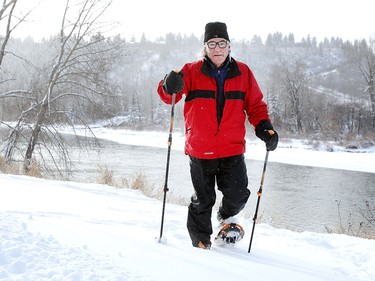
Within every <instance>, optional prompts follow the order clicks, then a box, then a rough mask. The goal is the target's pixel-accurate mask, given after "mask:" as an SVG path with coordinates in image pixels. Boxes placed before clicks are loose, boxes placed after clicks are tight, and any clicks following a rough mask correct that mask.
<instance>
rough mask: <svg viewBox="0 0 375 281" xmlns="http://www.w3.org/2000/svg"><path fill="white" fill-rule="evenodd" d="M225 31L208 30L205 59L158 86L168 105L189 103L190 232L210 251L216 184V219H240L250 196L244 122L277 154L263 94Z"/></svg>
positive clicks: (211, 26)
mask: <svg viewBox="0 0 375 281" xmlns="http://www.w3.org/2000/svg"><path fill="white" fill-rule="evenodd" d="M230 47H231V46H230V40H229V36H228V32H227V26H226V24H225V23H221V22H210V23H208V24H207V25H206V27H205V33H204V49H203V54H204V57H203V58H202V59H201V60H199V61H195V62H192V63H187V64H185V65H184V66H183V68H182V70H181V71H180V72H175V71H171V72H170V73H169V74H168V75H166V77H165V78H164V79H163V80H161V81H160V83H159V85H158V94H159V96H160V98H161V99H162V100H163V101H164V102H165V103H168V104H171V102H172V95H173V94H176V96H175V101H176V103H177V102H179V101H180V100H181V99H182V97H183V95H185V96H186V98H185V105H184V120H185V135H186V142H185V153H186V154H187V155H189V157H190V174H191V179H192V183H193V186H194V191H195V193H194V195H193V196H192V198H191V203H190V205H189V211H188V219H187V228H188V231H189V234H190V237H191V240H192V244H193V246H194V247H200V248H203V249H209V248H210V247H211V239H210V237H211V234H212V225H211V214H212V207H213V206H214V204H215V201H216V193H215V182H216V184H217V187H218V190H220V191H221V192H222V194H223V199H222V202H221V204H220V207H219V210H218V213H217V218H218V220H219V221H220V222H224V221H225V220H226V219H228V218H230V217H232V216H235V215H237V214H238V213H239V212H240V211H241V210H242V209H243V208H244V207H245V204H246V202H247V200H248V198H249V196H250V191H249V190H248V188H247V185H248V178H247V171H246V165H245V160H244V152H245V133H246V129H245V121H246V117H247V119H248V120H249V122H250V123H251V124H252V125H253V126H254V127H255V133H256V135H257V136H258V137H259V138H260V139H262V140H263V141H265V143H266V148H267V150H269V151H271V150H275V149H276V147H277V143H278V135H277V133H276V132H275V131H274V130H273V127H272V125H271V120H270V118H269V115H268V109H267V105H266V104H265V103H264V101H263V94H262V92H261V90H260V88H259V86H258V84H257V82H256V80H255V78H254V76H253V73H252V72H251V70H250V69H249V67H248V66H247V65H246V64H244V63H241V62H238V61H236V60H234V59H233V58H231V56H230Z"/></svg>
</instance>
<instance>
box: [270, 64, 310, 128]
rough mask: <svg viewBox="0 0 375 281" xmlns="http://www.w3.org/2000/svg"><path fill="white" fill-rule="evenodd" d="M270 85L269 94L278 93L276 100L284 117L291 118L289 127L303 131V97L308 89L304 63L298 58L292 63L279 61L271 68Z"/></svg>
mask: <svg viewBox="0 0 375 281" xmlns="http://www.w3.org/2000/svg"><path fill="white" fill-rule="evenodd" d="M270 85H272V88H271V89H270V95H271V96H272V95H273V94H277V95H280V97H279V98H278V101H279V103H280V106H281V108H283V109H284V117H285V119H289V118H290V119H291V120H292V122H291V124H290V127H291V128H290V129H291V130H293V131H297V132H303V119H304V118H303V116H304V115H303V114H304V99H305V95H306V93H307V89H308V87H307V77H306V73H305V65H304V64H303V63H302V61H301V60H299V59H297V60H296V61H294V62H293V63H287V62H286V61H282V62H280V63H279V64H277V65H275V66H273V68H272V70H271V83H270ZM285 121H286V120H285Z"/></svg>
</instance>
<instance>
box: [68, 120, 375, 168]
mask: <svg viewBox="0 0 375 281" xmlns="http://www.w3.org/2000/svg"><path fill="white" fill-rule="evenodd" d="M64 132H66V133H72V132H71V131H70V130H67V131H64ZM92 132H93V133H94V134H95V136H96V137H97V138H99V139H105V140H110V141H115V142H118V143H121V144H127V145H140V146H150V147H160V148H164V147H165V148H167V140H168V133H167V132H165V133H163V132H156V131H131V130H125V129H111V128H105V127H102V126H94V127H92ZM76 133H77V134H79V135H86V134H87V131H86V130H85V129H83V128H80V127H78V128H77V131H76ZM184 141H185V138H184V135H183V134H182V133H181V132H178V131H177V132H174V133H173V142H172V147H171V148H172V150H180V151H183V149H184ZM246 141H247V145H246V149H247V151H246V153H245V156H246V158H247V159H252V160H263V159H264V156H265V146H264V143H263V142H262V141H260V140H258V139H256V138H254V139H247V140H246ZM327 150H329V151H327ZM269 162H277V163H284V164H292V165H302V166H311V167H321V168H331V169H341V170H350V171H358V172H368V173H375V165H374V163H375V146H373V147H369V148H366V149H347V148H345V147H342V146H338V145H334V144H332V143H326V144H321V145H319V146H318V147H317V146H316V144H314V143H312V142H311V141H301V140H283V139H280V142H279V146H278V148H277V149H276V150H275V151H273V152H271V153H270V156H269Z"/></svg>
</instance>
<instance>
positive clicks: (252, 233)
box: [247, 131, 274, 253]
mask: <svg viewBox="0 0 375 281" xmlns="http://www.w3.org/2000/svg"><path fill="white" fill-rule="evenodd" d="M270 134H271V135H273V134H274V133H273V131H272V133H271V132H270ZM268 154H269V151H268V150H267V152H266V158H265V159H264V165H263V172H262V178H261V180H260V187H259V190H258V193H257V194H258V200H257V205H256V208H255V214H254V217H253V229H252V231H251V238H250V244H249V250H248V251H247V252H248V253H250V250H251V244H252V243H253V236H254V229H255V223H256V220H257V218H258V209H259V202H260V197H261V196H262V192H263V182H264V175H265V174H266V168H267V162H268Z"/></svg>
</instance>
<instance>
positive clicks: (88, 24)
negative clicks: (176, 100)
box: [5, 0, 124, 172]
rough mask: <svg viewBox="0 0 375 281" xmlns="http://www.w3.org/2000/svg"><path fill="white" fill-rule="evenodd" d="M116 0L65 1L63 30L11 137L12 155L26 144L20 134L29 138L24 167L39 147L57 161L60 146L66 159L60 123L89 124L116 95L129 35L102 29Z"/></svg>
mask: <svg viewBox="0 0 375 281" xmlns="http://www.w3.org/2000/svg"><path fill="white" fill-rule="evenodd" d="M111 2H112V1H101V0H85V1H79V2H78V4H77V5H74V4H72V3H71V1H69V0H67V1H66V6H65V10H64V13H63V17H62V24H61V29H60V32H59V36H58V37H57V38H56V39H57V40H56V41H55V42H54V44H53V45H51V48H52V50H53V52H54V57H53V58H52V60H51V63H50V64H48V65H47V66H45V67H44V68H40V69H38V71H37V72H36V75H35V77H34V80H33V82H32V83H33V85H32V86H30V88H32V89H33V93H34V97H35V101H34V102H32V103H30V105H29V107H28V108H27V109H25V110H24V111H23V112H22V114H21V115H20V116H19V118H18V120H17V122H16V125H15V126H14V127H13V129H12V130H11V132H10V135H9V137H8V139H7V146H6V150H5V159H6V160H7V161H10V160H11V159H12V156H13V155H12V153H13V151H14V149H15V148H17V149H18V150H21V145H20V143H19V141H18V140H19V138H20V137H22V138H24V139H25V140H26V142H27V144H26V147H25V148H24V149H25V151H24V152H23V153H22V154H23V162H24V165H23V167H24V171H25V172H27V171H28V170H29V169H30V168H31V166H32V162H33V156H34V152H35V149H36V148H38V151H39V152H41V151H42V149H43V150H44V151H45V152H47V154H49V155H50V156H51V157H52V159H53V161H54V163H57V161H55V155H54V152H55V151H56V150H57V151H58V152H59V157H60V158H62V159H63V160H64V161H65V163H66V162H67V161H68V160H69V154H68V148H67V146H66V144H65V143H64V141H63V138H62V136H61V135H60V133H59V124H61V123H65V124H66V123H68V124H70V125H72V126H73V125H74V124H75V123H77V122H80V123H81V124H84V125H85V126H87V121H88V120H87V119H88V117H87V116H86V115H85V112H87V111H88V110H92V111H99V110H100V109H103V106H106V105H107V104H111V102H108V101H110V100H111V99H112V98H113V97H115V95H116V93H117V90H116V88H115V86H113V85H111V83H110V77H109V74H110V73H111V70H112V69H111V68H112V65H113V62H114V61H116V60H117V59H118V58H120V57H121V56H122V54H123V51H124V43H123V42H124V41H122V40H115V39H113V40H111V39H107V38H105V37H104V36H102V35H101V34H100V33H99V31H100V30H102V28H103V27H104V26H103V23H101V22H99V19H100V17H101V16H102V15H103V13H104V12H105V11H106V9H107V8H108V7H109V5H110V4H111ZM87 128H88V129H90V128H89V126H87ZM54 148H55V149H56V150H53V149H54ZM22 151H23V149H22ZM39 155H40V156H41V157H42V158H43V157H44V156H43V155H42V154H41V153H39ZM56 166H57V164H56Z"/></svg>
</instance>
